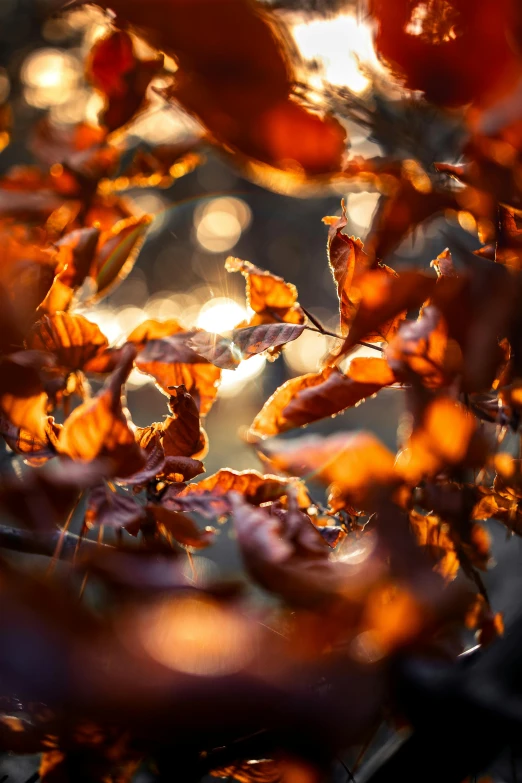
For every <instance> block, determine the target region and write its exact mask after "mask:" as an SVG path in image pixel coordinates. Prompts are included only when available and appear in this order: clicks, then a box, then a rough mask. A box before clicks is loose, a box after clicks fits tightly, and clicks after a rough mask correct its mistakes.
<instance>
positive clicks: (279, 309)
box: [225, 256, 305, 326]
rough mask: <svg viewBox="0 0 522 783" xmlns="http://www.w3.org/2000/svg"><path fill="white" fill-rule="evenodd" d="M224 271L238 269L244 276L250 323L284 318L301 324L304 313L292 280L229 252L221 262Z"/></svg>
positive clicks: (257, 323) (251, 324)
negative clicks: (229, 254) (250, 316)
mask: <svg viewBox="0 0 522 783" xmlns="http://www.w3.org/2000/svg"><path fill="white" fill-rule="evenodd" d="M225 269H226V270H227V272H241V273H242V275H243V277H244V278H245V280H246V297H247V304H248V306H249V307H250V308H251V309H252V310H253V311H254V313H255V315H254V316H252V318H251V320H250V326H257V325H259V324H271V323H278V322H281V321H284V322H286V323H292V324H302V323H303V322H304V320H305V314H304V312H303V311H302V309H301V307H300V306H299V302H298V301H297V289H296V287H295V285H292V283H285V281H284V280H283V278H282V277H279V276H278V275H273V274H272V273H271V272H266V271H265V270H264V269H259V267H257V266H254V264H251V263H250V261H241V259H239V258H233V257H232V256H230V257H229V258H227V260H226V262H225Z"/></svg>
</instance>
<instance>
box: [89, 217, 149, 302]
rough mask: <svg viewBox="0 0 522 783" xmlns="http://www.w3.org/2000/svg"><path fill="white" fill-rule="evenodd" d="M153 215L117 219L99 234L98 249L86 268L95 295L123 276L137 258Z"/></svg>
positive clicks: (97, 295) (100, 294) (97, 296)
mask: <svg viewBox="0 0 522 783" xmlns="http://www.w3.org/2000/svg"><path fill="white" fill-rule="evenodd" d="M151 220H152V218H151V217H150V216H149V215H144V216H143V217H140V218H135V217H130V218H127V219H125V220H120V221H119V222H118V223H116V224H115V225H114V226H113V227H112V228H110V229H109V230H107V231H104V232H103V233H102V234H101V236H100V241H99V245H98V250H97V253H96V257H95V259H94V263H93V265H92V267H91V270H90V272H89V274H90V276H91V277H92V278H93V279H94V282H95V283H96V298H99V297H101V296H104V295H105V294H106V293H107V291H108V290H109V289H110V288H111V286H112V285H114V284H116V283H117V281H119V280H123V279H124V278H125V277H127V275H128V274H129V272H130V271H131V269H132V267H133V266H134V262H135V261H136V257H137V255H138V253H139V251H140V249H141V246H142V244H143V242H144V241H145V234H146V232H147V229H148V227H149V225H150V223H151Z"/></svg>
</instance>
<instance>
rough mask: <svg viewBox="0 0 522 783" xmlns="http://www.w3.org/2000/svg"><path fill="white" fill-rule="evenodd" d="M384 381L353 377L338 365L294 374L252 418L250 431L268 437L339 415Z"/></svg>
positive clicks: (374, 391)
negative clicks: (369, 380)
mask: <svg viewBox="0 0 522 783" xmlns="http://www.w3.org/2000/svg"><path fill="white" fill-rule="evenodd" d="M388 377H389V376H388ZM388 377H385V378H384V379H385V380H388ZM381 380H382V378H381ZM382 385H383V384H382V383H373V382H366V381H365V382H359V381H357V380H353V379H352V378H350V377H348V376H346V375H343V373H341V372H340V371H339V370H338V369H337V368H335V367H327V368H326V369H325V370H323V371H322V372H320V373H309V374H308V375H301V376H299V377H297V378H292V379H291V380H289V381H287V382H286V383H284V384H283V385H282V386H280V387H279V389H277V390H276V391H275V392H274V394H273V395H272V396H271V397H270V399H269V400H267V402H266V403H265V404H264V406H263V408H262V410H261V411H260V412H259V413H258V414H257V416H256V418H255V419H254V421H253V422H252V425H251V427H250V431H249V434H250V435H251V437H254V438H256V437H258V438H267V437H270V436H272V435H277V434H278V433H280V432H286V431H287V430H291V429H293V428H294V427H303V426H305V425H307V424H311V423H312V422H314V421H319V420H320V419H324V418H326V417H327V416H335V415H336V414H338V413H342V411H344V410H346V409H347V408H351V407H353V406H354V405H357V403H359V402H362V401H363V400H364V399H366V398H367V397H371V396H372V395H373V394H375V393H376V392H378V391H379V389H381V388H382Z"/></svg>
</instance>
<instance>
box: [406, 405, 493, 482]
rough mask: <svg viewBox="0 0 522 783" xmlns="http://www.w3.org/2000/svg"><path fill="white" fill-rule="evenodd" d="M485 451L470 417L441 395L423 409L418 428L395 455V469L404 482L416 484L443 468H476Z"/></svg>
mask: <svg viewBox="0 0 522 783" xmlns="http://www.w3.org/2000/svg"><path fill="white" fill-rule="evenodd" d="M485 452H486V448H485V443H484V441H483V438H482V437H481V435H480V434H479V432H478V431H477V421H476V419H475V417H474V416H473V414H472V413H470V412H469V411H468V410H467V409H466V408H465V407H464V406H463V405H461V404H460V403H459V402H456V401H455V400H452V399H450V398H449V397H445V396H441V397H437V398H435V399H434V400H433V401H432V402H430V403H429V404H428V406H427V407H426V410H425V411H424V415H423V417H422V420H421V421H420V423H419V425H418V426H417V427H415V428H414V430H413V432H412V433H411V435H410V437H409V438H408V440H407V442H406V444H405V447H404V448H403V449H402V450H401V451H400V452H399V453H398V455H397V462H396V469H397V472H398V474H399V475H400V476H402V477H403V478H404V480H405V481H406V482H407V483H409V484H411V485H416V484H418V483H419V481H421V480H422V479H423V478H426V477H433V476H435V475H437V473H439V472H440V471H441V470H443V469H445V468H452V467H455V466H458V465H463V464H466V465H468V466H470V467H471V466H473V467H478V466H480V465H481V464H482V463H483V461H484V459H485Z"/></svg>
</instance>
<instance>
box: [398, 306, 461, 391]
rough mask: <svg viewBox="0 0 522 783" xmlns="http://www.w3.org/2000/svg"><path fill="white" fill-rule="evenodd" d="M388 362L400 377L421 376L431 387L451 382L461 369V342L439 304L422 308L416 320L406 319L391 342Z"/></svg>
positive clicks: (425, 384)
mask: <svg viewBox="0 0 522 783" xmlns="http://www.w3.org/2000/svg"><path fill="white" fill-rule="evenodd" d="M385 356H386V361H387V362H388V364H389V365H390V367H391V368H392V370H393V371H394V372H395V374H396V375H397V376H399V377H403V378H404V379H405V380H407V379H408V375H409V373H414V374H415V375H417V376H419V377H420V379H421V381H422V383H423V385H424V386H426V387H427V388H428V389H437V388H440V387H441V386H445V385H448V384H449V383H450V382H451V380H452V379H453V378H454V377H455V375H457V374H458V373H459V371H460V370H461V368H462V352H461V350H460V347H459V345H458V343H457V342H456V341H454V340H450V339H448V327H447V325H446V322H445V321H444V318H443V317H442V314H441V313H440V312H439V311H438V310H437V308H436V307H432V306H429V307H425V308H423V310H422V312H421V314H420V316H419V318H418V320H417V321H404V322H403V323H402V325H401V326H400V327H399V331H398V332H397V334H396V335H395V337H394V338H393V339H392V340H391V342H390V343H389V344H388V346H387V348H386V351H385Z"/></svg>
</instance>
